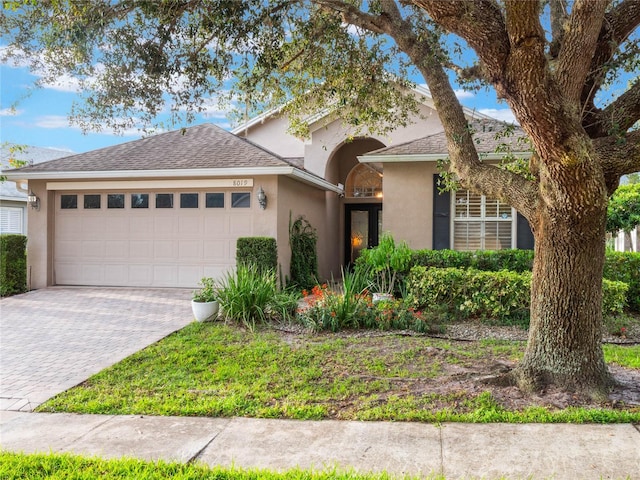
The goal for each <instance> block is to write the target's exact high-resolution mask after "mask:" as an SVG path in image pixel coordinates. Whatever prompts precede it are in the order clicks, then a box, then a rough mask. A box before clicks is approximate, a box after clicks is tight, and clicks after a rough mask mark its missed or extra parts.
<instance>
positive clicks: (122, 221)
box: [104, 210, 130, 239]
mask: <svg viewBox="0 0 640 480" xmlns="http://www.w3.org/2000/svg"><path fill="white" fill-rule="evenodd" d="M118 214H119V216H118V217H116V216H114V215H110V214H107V215H105V218H104V224H105V231H106V232H109V233H108V235H109V238H122V239H125V238H129V236H130V232H129V218H127V217H125V216H124V215H125V213H124V210H122V211H121V212H118Z"/></svg>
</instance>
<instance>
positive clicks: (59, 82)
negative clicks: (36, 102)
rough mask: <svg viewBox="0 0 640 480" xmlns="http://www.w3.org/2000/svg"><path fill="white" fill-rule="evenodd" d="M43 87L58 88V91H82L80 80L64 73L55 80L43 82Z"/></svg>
mask: <svg viewBox="0 0 640 480" xmlns="http://www.w3.org/2000/svg"><path fill="white" fill-rule="evenodd" d="M42 87H43V88H48V89H50V90H56V91H58V92H71V93H80V92H81V91H82V89H81V88H80V81H79V80H78V79H77V78H75V77H72V76H70V75H62V76H60V77H59V78H57V79H56V80H55V81H53V82H43V84H42Z"/></svg>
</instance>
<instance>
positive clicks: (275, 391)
mask: <svg viewBox="0 0 640 480" xmlns="http://www.w3.org/2000/svg"><path fill="white" fill-rule="evenodd" d="M523 348H524V343H523V342H515V341H504V340H481V341H473V342H465V341H453V340H444V339H435V338H429V337H426V336H423V335H417V334H411V335H408V334H406V333H403V334H400V333H390V332H379V331H358V332H343V333H338V334H305V333H299V332H285V331H278V330H272V329H269V328H260V329H258V330H256V331H255V332H253V333H252V332H249V331H247V330H245V329H242V328H240V327H237V326H234V325H228V324H223V323H193V324H191V325H189V326H187V327H186V328H184V329H182V330H181V331H179V332H176V333H175V334H173V335H171V336H169V337H167V338H165V339H163V340H162V341H160V342H158V343H156V344H154V345H152V346H150V347H148V348H146V349H144V350H142V351H141V352H138V353H136V354H135V355H132V356H131V357H129V358H127V359H125V360H124V361H122V362H120V363H118V364H117V365H114V366H113V367H111V368H108V369H106V370H104V371H102V372H100V373H99V374H97V375H95V376H93V377H91V378H90V379H89V380H87V381H86V382H84V383H83V384H82V385H80V386H78V387H76V388H73V389H71V390H69V391H67V392H64V393H62V394H60V395H58V396H57V397H55V398H53V399H51V400H49V401H48V402H46V403H44V404H43V405H41V406H40V407H39V409H38V411H42V412H45V411H46V412H61V411H66V412H77V413H102V414H139V415H142V414H144V415H192V416H246V417H263V418H294V419H325V418H333V419H342V420H405V421H428V422H439V421H442V422H444V421H459V422H603V423H607V422H640V406H638V404H637V403H635V404H632V403H633V402H629V401H628V397H625V395H624V392H619V395H618V396H616V392H614V393H613V394H612V397H611V398H612V400H611V401H610V402H608V403H606V404H594V403H592V402H591V401H587V400H585V399H581V398H578V397H575V396H572V395H568V394H566V393H564V392H555V391H553V390H549V391H547V392H545V394H544V395H538V396H533V397H528V396H524V395H522V394H521V393H520V392H519V391H518V390H517V389H516V388H515V387H509V386H497V385H492V384H491V383H490V382H486V381H485V380H486V379H487V378H491V377H492V376H493V375H495V374H499V373H501V372H503V371H506V370H508V369H509V368H511V367H512V366H513V365H514V363H515V362H516V361H517V359H518V358H520V357H521V355H522V352H523ZM605 356H606V358H607V362H616V364H612V365H611V368H612V370H614V373H615V372H617V373H618V374H620V375H622V376H623V377H624V376H625V375H626V377H625V378H637V376H638V375H639V374H640V365H638V358H640V346H638V345H634V346H620V345H607V346H606V348H605Z"/></svg>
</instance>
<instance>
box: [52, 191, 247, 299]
mask: <svg viewBox="0 0 640 480" xmlns="http://www.w3.org/2000/svg"><path fill="white" fill-rule="evenodd" d="M55 197H56V198H55V201H56V207H55V238H54V275H55V279H54V281H55V283H56V284H58V285H105V286H154V287H189V288H193V287H196V286H197V284H198V282H199V280H200V279H201V278H202V277H203V276H212V277H214V278H216V277H220V276H221V275H223V274H224V273H225V272H226V271H228V270H229V269H230V268H231V267H232V266H233V265H235V246H236V240H237V238H238V237H242V236H251V235H252V234H253V226H252V222H253V215H252V207H253V206H252V205H251V195H250V193H249V192H231V191H165V190H162V191H136V192H133V191H125V192H90V191H86V192H57V193H56V196H55Z"/></svg>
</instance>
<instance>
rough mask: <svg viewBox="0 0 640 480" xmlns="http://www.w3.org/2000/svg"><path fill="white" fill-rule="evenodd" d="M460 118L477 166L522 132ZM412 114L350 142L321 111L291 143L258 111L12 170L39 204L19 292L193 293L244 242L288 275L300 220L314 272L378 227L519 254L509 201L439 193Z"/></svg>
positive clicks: (422, 244) (437, 244) (413, 239)
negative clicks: (264, 246) (478, 155)
mask: <svg viewBox="0 0 640 480" xmlns="http://www.w3.org/2000/svg"><path fill="white" fill-rule="evenodd" d="M466 113H467V115H468V118H469V120H470V122H473V124H474V125H475V126H476V127H475V128H476V132H477V136H478V139H479V142H480V145H481V147H480V150H481V151H483V152H485V153H486V155H487V161H493V160H497V159H498V158H499V157H500V155H501V154H495V153H493V152H494V151H495V150H496V144H497V143H504V142H507V143H509V142H511V143H512V146H514V148H513V149H514V150H518V149H517V148H515V145H516V143H517V142H516V139H517V138H520V137H521V136H522V135H521V134H518V135H517V136H515V137H511V138H510V139H496V135H495V132H496V129H499V128H500V127H501V125H500V124H499V122H497V121H495V120H492V119H490V118H488V117H486V116H483V115H478V114H476V113H474V112H472V111H467V112H466ZM420 117H421V118H420V119H419V120H418V119H417V121H416V123H414V124H413V125H410V126H408V127H406V128H399V129H396V130H395V131H393V132H392V133H391V134H390V135H388V136H387V137H384V138H382V137H378V136H375V135H361V136H358V137H356V138H352V133H351V132H349V131H348V129H347V128H346V127H345V126H344V123H343V122H342V121H341V120H340V119H330V118H328V117H327V116H325V115H322V114H319V115H316V116H314V117H312V118H309V131H310V136H309V138H307V139H299V138H296V137H294V136H292V135H290V134H289V133H287V120H286V118H282V117H281V116H279V115H278V114H277V112H270V113H268V114H265V115H263V116H261V117H258V118H255V119H253V120H251V121H249V122H248V123H246V124H245V125H242V126H240V127H238V128H237V129H235V130H234V131H232V132H227V131H224V130H222V129H220V128H219V127H216V126H214V125H210V124H203V125H198V126H195V127H191V128H186V129H182V130H178V131H174V132H168V133H162V134H159V135H155V136H152V137H148V138H145V139H142V140H136V141H132V142H128V143H123V144H121V145H117V146H113V147H108V148H103V149H100V150H95V151H91V152H87V153H83V154H78V155H73V156H69V157H65V158H61V159H57V160H53V161H50V162H45V163H41V164H38V165H33V166H30V167H26V168H22V169H19V170H14V171H12V172H10V173H8V177H9V179H11V180H13V181H17V182H23V183H25V182H26V183H28V188H29V190H31V191H33V192H34V193H35V194H36V195H37V196H38V198H39V208H38V209H37V210H36V209H29V231H28V237H29V240H28V264H29V280H30V285H31V287H32V288H42V287H45V286H48V285H105V286H156V287H195V286H196V285H197V283H198V281H199V280H200V279H201V278H202V277H203V276H213V277H219V276H221V275H222V274H224V273H225V272H226V271H228V270H229V269H231V268H233V266H234V265H235V244H236V240H237V238H238V237H242V236H270V237H274V238H275V239H276V241H277V245H278V260H279V263H280V264H281V266H282V271H283V272H284V273H285V274H286V273H287V272H288V269H289V260H290V248H289V245H288V227H289V219H290V216H293V218H295V217H297V216H298V215H304V216H305V217H306V219H307V220H308V221H309V222H310V223H311V225H312V226H313V227H315V228H316V229H317V232H318V259H319V267H320V275H321V276H322V277H324V278H330V277H331V276H332V275H333V276H338V275H339V272H340V267H341V266H342V265H344V264H347V263H349V262H351V261H352V260H353V259H355V258H356V257H357V255H358V254H359V251H360V250H361V249H362V248H366V247H367V246H373V245H375V244H377V240H378V237H379V235H380V233H381V232H382V231H387V230H388V231H391V232H392V233H393V235H394V237H395V238H396V239H398V240H405V241H407V242H408V244H409V245H410V246H411V247H413V248H458V249H473V250H475V249H494V248H517V247H519V248H530V247H531V245H532V243H531V242H532V240H531V235H530V231H529V228H528V225H527V224H526V221H524V219H522V217H520V216H519V215H517V213H516V212H515V211H514V210H513V209H511V207H509V206H508V205H504V204H500V202H497V201H494V200H490V199H486V198H484V197H482V196H479V195H474V194H471V193H470V192H466V191H458V192H455V193H453V194H440V193H439V192H438V190H437V188H435V187H434V185H435V183H434V182H435V180H434V179H435V178H436V176H437V172H438V170H437V160H439V159H443V158H445V157H446V145H445V142H444V135H443V134H442V130H443V129H442V125H441V124H440V122H439V120H438V117H437V115H436V113H435V110H434V108H433V104H432V102H431V100H430V98H429V97H428V96H427V95H425V96H424V97H423V104H422V111H421V115H420ZM520 154H522V155H526V153H525V152H524V151H523V152H520ZM259 193H264V197H266V202H263V203H262V204H261V203H260V202H259Z"/></svg>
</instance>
